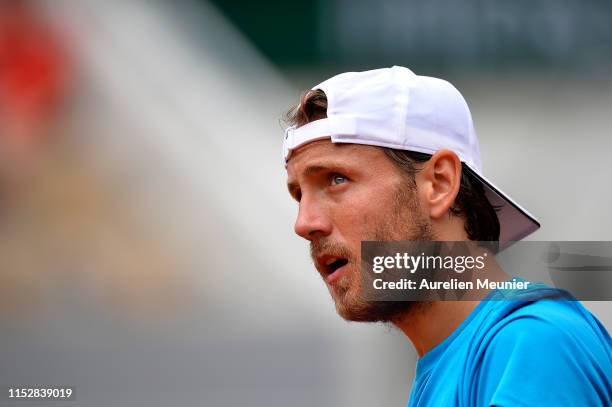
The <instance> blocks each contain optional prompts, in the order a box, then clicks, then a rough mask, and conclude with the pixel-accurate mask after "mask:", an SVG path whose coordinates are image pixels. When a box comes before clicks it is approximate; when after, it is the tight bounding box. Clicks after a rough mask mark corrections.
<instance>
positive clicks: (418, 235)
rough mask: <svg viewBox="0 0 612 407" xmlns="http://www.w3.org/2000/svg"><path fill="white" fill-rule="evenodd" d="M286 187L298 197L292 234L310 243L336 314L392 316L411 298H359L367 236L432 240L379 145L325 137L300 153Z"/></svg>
mask: <svg viewBox="0 0 612 407" xmlns="http://www.w3.org/2000/svg"><path fill="white" fill-rule="evenodd" d="M287 174H288V180H287V183H288V187H289V192H290V193H291V195H292V197H293V198H294V199H295V200H297V201H298V202H299V213H298V217H297V220H296V222H295V233H297V234H298V235H300V236H301V237H303V238H304V239H306V240H309V241H310V253H311V256H312V260H313V262H314V264H315V267H316V268H317V270H318V271H319V274H320V275H321V277H323V279H324V280H325V282H326V284H327V287H328V289H329V291H330V293H331V295H332V297H333V299H334V302H335V304H336V309H337V311H338V313H339V314H340V315H341V316H342V317H343V318H345V319H347V320H352V321H370V322H374V321H389V320H390V319H391V318H392V317H393V316H394V315H396V314H397V313H398V312H401V311H405V310H408V309H409V308H410V306H411V305H412V304H411V303H409V302H401V303H395V302H390V301H384V302H383V301H365V300H364V299H363V298H362V296H361V295H360V291H361V290H360V284H361V278H360V274H359V267H360V264H361V258H360V251H361V241H362V240H388V241H389V240H433V236H432V232H431V225H430V223H429V219H427V218H426V217H425V216H424V215H423V214H422V212H421V210H420V205H419V203H418V200H417V198H416V192H415V189H414V187H412V186H411V185H410V184H409V183H408V181H407V179H406V178H405V176H404V175H403V174H402V173H401V172H400V170H399V169H398V168H397V167H396V166H395V165H394V164H393V163H392V162H391V161H390V160H389V159H388V158H387V156H386V155H385V154H384V152H383V151H382V150H381V149H380V148H378V147H372V146H365V145H358V144H339V143H338V144H334V143H332V142H331V141H330V140H321V141H316V142H312V143H309V144H306V145H305V146H303V147H301V148H299V149H298V150H297V151H295V152H294V153H293V155H292V157H291V158H290V160H289V163H288V166H287Z"/></svg>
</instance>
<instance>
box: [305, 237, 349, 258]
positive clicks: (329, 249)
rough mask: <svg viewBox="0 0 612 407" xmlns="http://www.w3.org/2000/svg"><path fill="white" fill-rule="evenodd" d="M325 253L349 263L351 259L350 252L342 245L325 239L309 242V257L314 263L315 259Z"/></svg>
mask: <svg viewBox="0 0 612 407" xmlns="http://www.w3.org/2000/svg"><path fill="white" fill-rule="evenodd" d="M321 253H325V254H328V255H332V256H336V257H343V258H345V259H347V260H349V261H351V260H352V259H353V253H352V252H351V250H350V249H349V248H348V247H346V246H345V245H343V244H342V243H337V242H332V241H330V240H329V239H327V238H321V239H316V240H311V241H310V257H311V258H312V260H313V261H315V262H316V259H317V257H319V256H320V255H321Z"/></svg>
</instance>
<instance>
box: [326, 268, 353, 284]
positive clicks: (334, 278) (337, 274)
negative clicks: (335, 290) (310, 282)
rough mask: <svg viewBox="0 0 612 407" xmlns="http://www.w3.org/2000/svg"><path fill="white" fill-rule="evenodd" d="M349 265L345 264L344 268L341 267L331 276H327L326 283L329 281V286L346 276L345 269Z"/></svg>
mask: <svg viewBox="0 0 612 407" xmlns="http://www.w3.org/2000/svg"><path fill="white" fill-rule="evenodd" d="M347 265H348V264H345V265H344V266H342V267H340V268H339V269H337V270H336V271H334V272H333V273H331V274H330V275H329V276H327V277H326V278H325V281H327V284H334V283H335V282H336V281H338V279H339V278H340V277H342V275H343V274H344V268H345V267H346V266H347Z"/></svg>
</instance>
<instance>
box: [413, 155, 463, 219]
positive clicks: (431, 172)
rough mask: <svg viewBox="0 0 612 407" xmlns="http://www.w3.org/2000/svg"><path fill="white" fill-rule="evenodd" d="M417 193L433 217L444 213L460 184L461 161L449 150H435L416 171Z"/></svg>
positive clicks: (452, 201)
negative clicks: (419, 169)
mask: <svg viewBox="0 0 612 407" xmlns="http://www.w3.org/2000/svg"><path fill="white" fill-rule="evenodd" d="M417 177H418V178H417V179H418V185H419V195H420V198H421V200H422V202H421V203H422V204H423V205H424V209H425V210H426V211H427V213H428V214H429V216H430V217H431V218H433V219H439V218H441V217H442V216H444V215H446V214H447V213H448V211H449V209H450V208H451V206H452V205H453V203H454V202H455V198H456V197H457V194H458V193H459V186H460V185H461V161H460V160H459V157H457V154H455V153H453V152H452V151H450V150H440V151H438V152H436V153H435V154H434V155H433V156H432V157H431V158H430V159H429V161H427V162H426V163H425V165H424V166H423V168H422V170H421V171H419V172H418V173H417Z"/></svg>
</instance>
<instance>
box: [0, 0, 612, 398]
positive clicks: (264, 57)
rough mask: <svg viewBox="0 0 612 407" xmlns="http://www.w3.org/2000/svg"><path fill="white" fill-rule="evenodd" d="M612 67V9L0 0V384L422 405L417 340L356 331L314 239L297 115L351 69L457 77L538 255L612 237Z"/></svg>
mask: <svg viewBox="0 0 612 407" xmlns="http://www.w3.org/2000/svg"><path fill="white" fill-rule="evenodd" d="M611 63H612V3H610V2H608V1H603V0H602V1H595V0H591V1H580V2H578V1H573V2H570V1H567V2H560V1H544V0H541V1H538V2H533V1H513V2H507V1H480V0H470V1H463V2H461V3H458V2H454V1H450V0H436V1H432V0H427V1H425V0H411V1H399V0H397V1H392V0H385V1H379V2H373V1H365V0H354V1H347V0H335V1H322V0H321V1H306V0H300V1H292V2H281V1H269V2H265V4H262V2H246V1H236V0H233V1H230V0H227V1H221V0H218V1H204V0H201V1H195V0H189V1H186V0H182V1H176V2H169V1H165V2H164V1H136V0H123V1H119V0H105V1H101V0H100V1H95V0H40V1H36V0H31V1H25V0H19V1H17V0H2V1H0V332H1V334H0V344H1V346H0V366H1V367H0V384H1V385H3V386H19V387H27V386H28V385H29V386H42V385H44V386H50V385H56V386H61V385H63V386H74V387H75V388H76V401H75V402H65V403H55V404H54V403H45V405H79V406H109V405H116V406H122V405H126V406H167V405H202V406H241V405H249V406H284V405H292V406H313V405H317V406H337V405H340V406H345V405H351V406H355V407H357V406H370V405H377V406H381V405H385V406H387V405H388V406H401V405H405V404H406V402H407V398H408V394H409V391H410V385H411V381H412V377H413V373H414V366H415V362H416V356H415V353H414V351H413V349H412V347H411V346H410V344H409V342H408V341H407V340H406V339H405V338H404V337H403V336H402V334H401V333H399V332H397V331H395V330H394V329H392V328H391V327H388V326H381V325H361V324H349V323H346V322H343V321H342V320H341V319H340V318H339V317H337V316H336V314H335V311H334V308H333V304H332V301H331V299H330V298H329V295H328V293H327V290H326V288H325V286H324V283H323V282H321V281H320V277H319V276H318V274H317V273H316V272H315V271H314V269H313V267H312V265H311V264H310V260H309V257H308V250H307V245H306V243H305V242H303V241H300V239H299V238H297V237H296V236H295V235H294V234H293V221H294V218H295V215H296V211H297V207H296V206H295V204H294V203H293V202H292V201H291V200H290V198H289V196H288V194H287V192H286V187H285V171H284V168H283V163H282V158H281V138H282V125H281V123H280V122H279V118H280V117H281V116H282V115H283V113H284V112H285V110H286V109H287V108H288V107H289V106H290V105H292V104H293V103H295V102H296V101H297V100H298V97H299V94H300V92H301V91H303V90H305V89H308V88H310V87H311V86H313V85H315V84H317V83H319V82H320V81H322V80H324V79H326V78H327V77H329V76H331V75H334V74H336V73H340V72H343V71H346V70H362V69H373V68H378V67H382V66H390V65H394V64H398V65H405V66H408V67H409V68H411V69H413V70H414V71H415V72H416V73H418V74H425V75H431V76H442V77H444V78H446V79H449V80H450V81H451V82H453V83H454V84H455V85H456V86H457V87H458V88H459V89H460V90H461V91H462V93H463V94H464V95H465V97H466V99H467V101H468V103H469V105H470V107H471V110H472V114H473V116H474V120H475V125H476V130H477V133H478V134H479V138H480V143H481V150H482V156H483V163H484V172H485V175H486V176H487V177H488V178H490V179H491V180H494V182H495V183H496V184H497V185H498V186H500V187H501V188H503V189H504V191H507V192H508V193H509V194H510V196H512V197H513V198H514V199H516V200H517V201H518V202H520V203H521V204H523V205H524V206H525V207H526V208H528V209H529V210H530V211H531V212H532V213H533V214H535V215H536V216H537V217H538V218H539V220H540V221H541V223H542V225H543V226H542V229H541V230H539V231H538V232H537V233H535V234H534V235H533V236H532V237H531V239H533V240H612V232H611V230H612V219H611V217H610V215H609V213H608V211H609V208H610V207H611V206H612V192H610V188H609V184H610V182H609V178H610V175H611V174H612V164H611V163H610V158H609V154H610V152H611V151H612V138H611V137H610V136H611V135H612V134H611V130H610V129H612V72H611V70H610V67H611ZM585 305H586V306H587V307H588V308H589V309H590V310H591V311H592V312H594V313H595V314H596V315H597V316H598V317H599V318H600V319H601V320H602V322H603V323H604V325H606V326H607V327H608V328H609V327H610V324H611V322H612V312H610V303H609V302H587V303H585ZM10 404H11V403H9V402H7V399H6V397H5V395H2V396H1V397H0V405H10ZM28 404H36V405H41V404H39V403H38V404H37V403H34V402H32V403H30V402H18V403H15V405H28Z"/></svg>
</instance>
